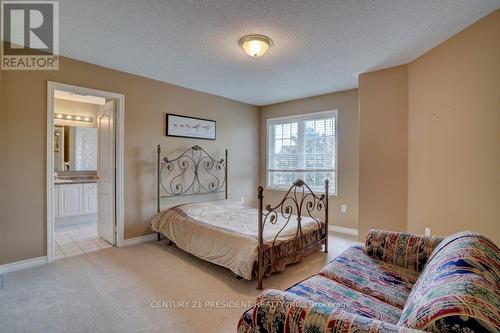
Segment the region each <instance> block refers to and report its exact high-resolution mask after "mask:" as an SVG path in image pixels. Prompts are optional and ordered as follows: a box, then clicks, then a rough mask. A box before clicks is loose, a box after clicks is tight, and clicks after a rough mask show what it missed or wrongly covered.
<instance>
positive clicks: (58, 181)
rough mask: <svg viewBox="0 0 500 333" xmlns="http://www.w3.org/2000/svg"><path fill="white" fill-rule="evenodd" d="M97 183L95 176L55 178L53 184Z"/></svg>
mask: <svg viewBox="0 0 500 333" xmlns="http://www.w3.org/2000/svg"><path fill="white" fill-rule="evenodd" d="M88 183H97V179H96V178H74V179H56V180H55V181H54V185H65V184H88Z"/></svg>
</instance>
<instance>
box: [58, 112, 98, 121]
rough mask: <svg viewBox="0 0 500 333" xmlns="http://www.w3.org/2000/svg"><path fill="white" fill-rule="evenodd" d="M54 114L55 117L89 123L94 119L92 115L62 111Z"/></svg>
mask: <svg viewBox="0 0 500 333" xmlns="http://www.w3.org/2000/svg"><path fill="white" fill-rule="evenodd" d="M54 116H55V117H56V119H63V120H71V121H83V122H85V123H91V122H93V120H94V119H93V118H92V117H82V116H75V115H71V114H64V113H56V114H55V115H54Z"/></svg>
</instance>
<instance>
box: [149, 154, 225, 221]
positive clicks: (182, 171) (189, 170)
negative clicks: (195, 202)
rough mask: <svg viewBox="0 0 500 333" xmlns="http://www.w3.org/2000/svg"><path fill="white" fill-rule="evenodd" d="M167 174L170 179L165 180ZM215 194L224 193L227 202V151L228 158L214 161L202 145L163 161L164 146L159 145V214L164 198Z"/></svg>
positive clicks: (165, 158)
mask: <svg viewBox="0 0 500 333" xmlns="http://www.w3.org/2000/svg"><path fill="white" fill-rule="evenodd" d="M163 174H167V175H169V176H170V178H167V179H164V178H163V177H162V175H163ZM186 178H187V179H186ZM164 180H165V181H164ZM162 190H163V192H164V194H163V195H162ZM212 193H224V198H225V199H227V149H226V150H225V158H222V159H220V160H216V159H214V158H213V157H212V156H211V155H210V154H208V153H207V152H206V151H205V150H204V149H203V148H201V147H200V146H198V145H195V146H192V147H190V148H188V149H186V150H185V151H184V152H183V153H182V154H180V155H178V156H177V157H176V158H173V159H169V158H168V157H164V158H161V146H160V145H158V146H157V193H156V194H157V206H156V208H157V212H158V213H159V212H160V200H161V199H162V198H168V197H179V196H186V195H197V194H212Z"/></svg>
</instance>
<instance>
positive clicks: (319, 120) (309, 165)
mask: <svg viewBox="0 0 500 333" xmlns="http://www.w3.org/2000/svg"><path fill="white" fill-rule="evenodd" d="M267 138H268V143H267V187H268V188H277V189H289V188H290V186H291V185H292V183H293V182H294V181H295V180H297V179H302V180H304V181H305V182H306V184H307V185H309V187H311V189H312V190H314V191H318V192H322V191H323V190H324V186H325V179H328V180H329V181H330V186H329V193H330V194H333V195H336V194H337V172H336V171H337V170H336V165H337V111H325V112H317V113H310V114H306V115H301V116H296V117H286V118H274V119H269V120H268V121H267Z"/></svg>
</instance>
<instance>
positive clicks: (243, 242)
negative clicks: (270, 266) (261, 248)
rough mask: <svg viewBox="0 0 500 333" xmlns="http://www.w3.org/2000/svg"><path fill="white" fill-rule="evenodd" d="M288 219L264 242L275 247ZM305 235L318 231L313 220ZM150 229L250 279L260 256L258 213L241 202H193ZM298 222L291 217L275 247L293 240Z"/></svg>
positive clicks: (306, 223)
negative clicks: (273, 244)
mask: <svg viewBox="0 0 500 333" xmlns="http://www.w3.org/2000/svg"><path fill="white" fill-rule="evenodd" d="M284 223H285V220H284V219H283V218H282V217H281V219H280V220H279V221H278V222H277V223H276V224H272V223H270V221H267V222H266V224H265V227H264V242H265V243H267V244H269V245H272V243H273V240H274V237H275V235H276V234H277V233H278V231H279V230H280V229H281V228H282V227H283V225H284ZM301 225H302V232H303V233H307V232H308V231H311V230H314V229H318V228H319V226H318V223H317V222H316V221H314V220H313V219H312V218H309V217H307V218H306V217H303V218H302V222H301ZM151 229H152V230H153V231H155V232H160V233H162V234H163V235H165V237H167V238H168V239H170V240H171V241H173V242H174V243H175V244H176V245H177V246H178V247H179V248H181V249H182V250H184V251H186V252H188V253H191V254H193V255H195V256H197V257H199V258H201V259H204V260H207V261H210V262H212V263H214V264H217V265H221V266H224V267H227V268H229V269H230V270H231V271H233V272H234V273H235V274H238V275H239V276H241V277H243V278H245V279H248V280H250V279H251V278H252V269H253V265H254V262H255V261H256V260H257V255H258V250H257V248H258V233H257V230H258V210H257V209H254V208H249V207H247V206H245V205H243V204H241V203H240V202H238V201H233V200H217V201H210V202H202V203H190V204H184V205H180V206H176V207H173V208H170V209H167V210H164V211H162V212H160V213H159V214H157V215H156V216H155V217H154V218H153V219H152V220H151ZM296 232H297V220H296V217H295V216H292V218H291V219H290V222H289V223H288V225H287V226H286V228H285V229H284V230H283V231H282V232H281V233H280V235H279V237H278V238H277V241H276V244H278V243H279V242H282V241H286V240H290V239H293V238H294V237H295V235H296Z"/></svg>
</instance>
